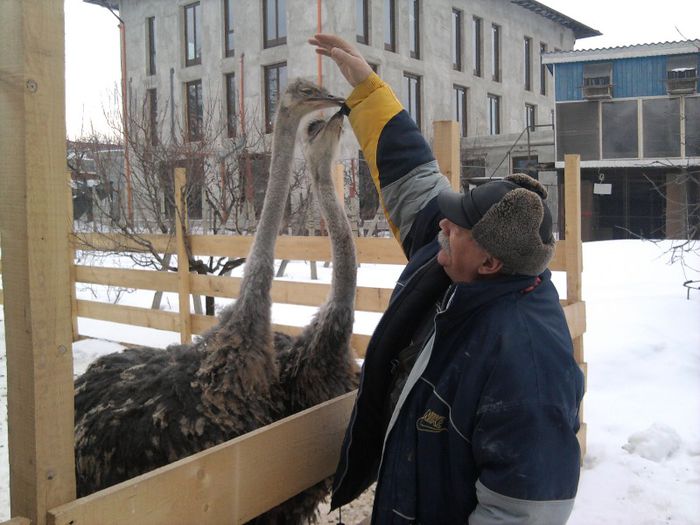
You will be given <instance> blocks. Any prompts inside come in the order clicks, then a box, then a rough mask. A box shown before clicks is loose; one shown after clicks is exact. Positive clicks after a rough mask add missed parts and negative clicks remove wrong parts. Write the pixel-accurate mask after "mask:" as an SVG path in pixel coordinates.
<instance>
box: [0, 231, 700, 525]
mask: <svg viewBox="0 0 700 525" xmlns="http://www.w3.org/2000/svg"><path fill="white" fill-rule="evenodd" d="M667 247H668V244H662V245H661V246H657V245H655V244H652V243H649V242H642V241H606V242H595V243H585V244H584V275H583V294H584V299H585V301H586V304H587V314H588V315H587V332H586V335H585V338H584V345H585V359H586V361H587V363H588V385H587V387H588V391H587V394H586V397H585V400H584V419H585V421H586V423H587V425H588V452H587V455H586V457H585V459H584V463H583V468H582V470H581V482H580V485H579V494H578V497H577V499H576V505H575V507H574V512H573V514H572V516H571V519H570V521H569V523H571V524H575V525H584V524H585V525H590V524H610V525H612V524H626V523H630V524H631V523H634V524H635V525H660V524H676V525H690V524H697V523H700V322H699V321H700V292H691V294H690V295H691V297H690V300H686V289H685V288H683V286H682V283H683V281H685V280H686V279H691V278H692V279H698V278H700V274H698V273H694V274H690V273H685V272H684V269H683V268H682V267H681V266H680V265H678V264H675V265H669V264H667V261H668V255H667V254H664V249H665V248H667ZM688 262H689V263H690V264H691V266H693V267H694V268H696V269H700V256H698V255H697V254H696V255H695V256H694V257H693V258H690V257H689V258H688ZM399 270H400V268H399V267H395V266H394V267H390V266H374V265H364V264H363V265H362V267H361V268H360V270H359V276H358V280H359V284H360V285H363V286H387V287H390V286H391V284H392V283H393V282H394V280H395V279H396V277H397V275H398V272H399ZM318 272H319V277H320V279H321V280H322V281H328V279H329V275H330V269H328V268H324V267H323V266H322V265H319V267H318ZM285 277H286V278H293V279H300V280H305V279H308V278H309V267H308V264H307V263H303V262H297V263H291V264H290V265H289V266H288V268H287V272H286V275H285ZM555 283H556V284H557V286H558V288H559V289H560V293H561V294H562V295H563V294H564V293H565V285H564V280H563V279H562V276H561V275H556V276H555ZM109 293H110V294H112V296H113V295H114V290H110V291H109ZM78 294H79V296H81V297H83V298H86V299H88V298H94V295H93V294H96V295H97V296H98V297H104V296H106V295H107V291H106V290H101V289H100V287H93V289H92V290H89V289H86V288H85V289H82V290H79V291H78ZM151 298H152V297H151V294H146V293H143V292H137V293H123V294H122V296H121V302H122V303H123V304H140V305H150V302H151ZM176 305H177V299H176V298H174V297H172V296H171V297H166V298H165V299H164V300H163V306H162V308H164V309H169V308H176ZM217 306H218V307H220V306H221V305H219V304H217ZM312 311H313V309H310V308H304V307H295V308H291V307H275V310H274V312H273V317H274V321H275V322H278V323H282V322H283V323H286V324H299V325H302V324H304V323H305V322H306V321H307V320H308V319H309V317H310V315H311V313H312ZM377 318H378V316H377V315H376V314H361V315H358V316H357V320H356V323H355V327H356V331H358V332H361V333H371V332H372V329H373V327H374V324H376V322H377ZM0 320H3V321H4V313H3V311H2V308H1V307H0ZM80 330H81V332H82V333H89V334H91V335H93V336H95V337H101V338H103V339H110V338H112V339H118V340H121V341H126V342H133V343H139V342H140V343H141V344H148V345H154V346H165V345H167V344H168V343H171V342H176V341H178V336H177V334H173V333H169V332H161V331H158V330H148V329H139V328H134V327H129V328H128V331H126V330H125V329H124V326H123V325H118V324H114V323H105V322H99V321H94V320H88V319H81V320H80ZM4 341H5V331H4V322H3V323H0V414H1V415H0V520H3V519H6V518H7V517H9V490H8V485H9V483H8V481H9V472H8V458H7V420H6V397H7V394H6V371H5V344H4ZM118 348H120V346H119V345H116V344H114V343H110V342H107V341H103V340H85V341H80V342H77V343H75V344H74V348H73V354H74V362H75V370H76V373H80V372H82V371H83V370H84V369H85V367H87V365H88V364H89V363H90V362H91V361H92V360H93V359H94V358H95V357H96V356H98V355H101V354H104V353H109V352H113V351H115V350H116V349H118Z"/></svg>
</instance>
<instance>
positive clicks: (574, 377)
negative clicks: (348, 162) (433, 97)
mask: <svg viewBox="0 0 700 525" xmlns="http://www.w3.org/2000/svg"><path fill="white" fill-rule="evenodd" d="M309 42H310V43H311V44H312V45H315V46H316V52H317V53H319V54H321V55H325V56H329V57H331V58H332V59H333V60H334V61H335V62H336V64H337V65H338V67H339V69H340V71H341V72H342V73H343V75H344V76H345V78H346V79H347V80H348V82H349V83H350V84H351V85H352V86H353V87H354V90H353V92H352V94H351V95H350V97H349V98H348V99H347V102H346V104H347V111H348V116H349V119H350V123H351V124H352V127H353V130H354V132H355V135H356V136H357V138H358V140H359V142H360V145H361V147H362V150H363V152H364V156H365V159H367V162H368V164H369V167H370V171H371V173H372V176H373V179H374V182H375V185H376V186H377V189H378V191H379V195H380V201H381V202H382V205H383V206H384V211H385V213H386V215H387V218H388V221H389V224H390V225H391V228H392V230H393V232H394V234H395V236H396V237H397V239H398V240H399V241H400V242H401V245H402V247H403V249H404V251H405V253H406V255H407V257H408V260H409V262H408V264H407V266H406V269H405V270H404V272H403V273H402V275H401V277H400V278H399V282H398V283H397V286H396V289H395V290H394V293H393V295H392V299H391V302H390V304H389V306H388V308H387V311H386V312H385V314H384V316H383V317H382V319H381V321H380V322H379V324H378V325H377V328H376V330H375V332H374V334H373V336H372V339H371V341H370V343H369V346H368V348H367V354H366V359H365V363H364V366H363V370H362V378H361V384H360V388H359V392H358V396H357V400H356V402H355V407H354V410H353V414H352V417H351V420H350V425H349V427H348V429H347V432H346V436H345V441H344V443H343V448H342V451H341V458H340V462H339V465H338V469H337V472H336V476H335V480H334V487H333V498H332V502H331V504H332V507H333V508H335V507H338V506H340V505H343V504H345V503H347V502H349V501H351V500H352V499H354V498H355V497H357V496H358V495H359V494H360V493H361V492H362V491H363V490H364V489H366V488H367V487H368V486H369V485H370V484H371V483H372V482H373V481H374V480H375V479H376V480H377V482H378V483H377V487H376V494H375V501H374V509H373V513H372V523H377V524H382V525H383V524H388V523H424V524H432V523H436V524H437V523H444V524H456V523H467V522H468V523H470V524H471V525H480V524H492V523H531V524H535V523H536V524H550V523H551V524H558V523H565V522H566V520H567V519H568V516H569V514H570V512H571V508H572V506H573V501H574V496H575V495H576V489H577V485H578V476H579V461H580V451H579V446H578V441H577V440H576V432H577V430H578V426H579V425H578V407H579V403H580V401H581V398H582V395H583V377H582V373H581V371H580V370H579V368H578V366H577V365H576V363H575V361H574V359H573V350H572V344H571V337H570V334H569V331H568V328H567V325H566V320H565V318H564V315H563V312H562V309H561V307H560V305H559V298H558V295H557V292H556V289H555V288H554V286H553V284H552V282H551V274H550V272H549V270H547V269H546V267H547V264H548V263H549V261H550V260H551V258H552V256H553V254H554V238H553V237H552V231H551V228H552V221H551V215H550V212H549V210H548V209H547V206H546V204H545V202H544V198H545V197H546V190H545V189H544V187H543V186H542V185H540V183H539V182H537V181H536V180H534V179H532V178H530V177H528V176H526V175H522V174H518V175H514V176H509V177H506V179H504V180H499V181H494V182H489V183H487V184H484V185H482V186H479V187H477V188H475V189H473V190H471V191H470V192H469V193H466V194H463V195H462V194H458V193H455V192H453V191H451V190H450V188H449V184H448V182H447V179H446V178H445V177H444V176H443V175H441V174H440V173H439V171H438V167H437V163H436V162H435V159H434V158H433V155H432V153H431V151H430V148H429V147H428V145H427V143H426V142H425V139H424V138H423V137H422V136H421V134H420V131H419V130H418V128H417V127H416V125H415V124H414V123H413V121H412V119H411V118H410V117H409V115H408V114H407V113H406V111H404V110H403V108H402V107H401V104H400V103H399V101H398V100H397V98H396V97H395V95H394V94H393V92H392V91H391V89H390V88H389V86H388V85H386V84H385V83H384V82H382V80H381V79H380V78H379V77H378V76H377V75H376V74H374V73H373V72H372V70H371V68H370V66H369V65H368V64H367V62H366V61H365V60H364V59H363V58H362V56H361V55H360V54H359V52H358V51H357V49H355V47H354V46H352V45H350V44H349V43H348V42H346V41H344V40H343V39H341V38H339V37H336V36H333V35H325V34H319V35H316V36H315V37H314V38H312V39H310V41H309ZM438 233H439V235H437V236H436V234H438ZM436 237H437V238H436Z"/></svg>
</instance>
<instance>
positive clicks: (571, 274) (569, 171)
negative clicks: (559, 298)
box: [564, 155, 583, 303]
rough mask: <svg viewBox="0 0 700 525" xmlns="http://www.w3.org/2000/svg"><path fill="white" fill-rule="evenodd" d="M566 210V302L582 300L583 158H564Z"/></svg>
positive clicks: (575, 156) (566, 156) (568, 156)
mask: <svg viewBox="0 0 700 525" xmlns="http://www.w3.org/2000/svg"><path fill="white" fill-rule="evenodd" d="M564 191H565V193H564V210H565V213H566V219H565V223H566V224H565V230H564V235H565V239H566V300H567V301H568V302H569V303H575V302H577V301H580V300H581V272H582V271H583V250H582V246H581V157H580V156H579V155H565V156H564Z"/></svg>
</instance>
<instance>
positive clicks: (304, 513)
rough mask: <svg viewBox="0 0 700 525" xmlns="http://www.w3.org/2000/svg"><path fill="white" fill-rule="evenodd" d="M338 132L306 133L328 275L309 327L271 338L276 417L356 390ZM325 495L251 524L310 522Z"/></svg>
mask: <svg viewBox="0 0 700 525" xmlns="http://www.w3.org/2000/svg"><path fill="white" fill-rule="evenodd" d="M342 126H343V115H342V113H340V112H339V113H336V114H335V115H334V116H333V117H331V118H330V119H329V120H328V121H327V122H324V121H318V120H317V121H314V122H312V123H311V124H310V125H309V127H308V130H307V133H308V137H307V144H306V148H305V150H306V151H305V154H306V158H307V161H308V163H309V165H310V166H309V171H310V174H311V181H312V189H313V190H314V193H315V194H316V198H317V201H318V203H319V205H320V208H321V213H322V215H323V218H324V219H325V221H326V224H327V226H328V232H329V235H330V238H331V252H332V260H333V274H332V281H331V288H330V292H329V295H328V298H327V299H326V301H325V302H324V304H323V305H322V306H321V307H320V309H319V310H318V312H317V313H316V315H315V316H314V318H313V319H312V320H311V323H310V324H309V325H307V326H306V327H305V328H304V330H303V331H302V333H301V334H300V335H298V336H296V337H289V336H285V335H283V334H276V339H275V346H276V348H277V353H278V361H279V368H280V371H279V376H280V381H279V384H278V388H279V389H280V394H279V396H276V397H279V398H280V399H281V400H282V401H283V403H284V406H283V411H284V412H283V413H282V414H281V417H283V416H288V415H291V414H294V413H296V412H299V411H301V410H304V409H306V408H309V407H312V406H314V405H317V404H319V403H322V402H324V401H328V400H330V399H333V398H334V397H337V396H340V395H342V394H345V393H347V392H349V391H351V390H353V389H355V388H357V385H358V366H357V363H356V361H355V354H354V352H353V350H352V349H351V347H350V337H351V336H352V329H353V320H354V311H355V290H356V284H357V260H356V256H355V243H354V241H353V237H352V230H351V228H350V224H349V222H348V219H347V216H346V215H345V210H344V208H343V205H342V204H341V203H340V202H339V201H338V198H337V196H336V193H335V191H334V187H333V180H332V177H331V174H332V169H333V166H334V163H335V159H336V158H337V152H338V142H339V139H340V134H341V131H342ZM329 490H330V479H326V480H323V481H321V482H319V483H317V484H316V485H314V486H312V487H310V488H309V489H307V490H305V491H304V492H301V493H299V494H297V495H296V496H294V497H293V498H291V499H289V500H287V501H286V502H284V503H282V504H280V505H279V506H277V507H275V508H274V509H272V510H270V511H269V512H268V513H266V514H265V515H264V516H263V517H261V518H262V519H261V520H260V521H257V522H256V523H261V524H262V523H265V524H282V523H284V524H302V523H307V522H308V521H309V520H311V521H314V520H315V517H316V508H317V507H318V504H319V502H320V501H321V500H323V499H324V498H325V497H326V496H327V495H328V492H329Z"/></svg>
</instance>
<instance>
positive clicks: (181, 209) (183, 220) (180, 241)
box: [175, 168, 192, 343]
mask: <svg viewBox="0 0 700 525" xmlns="http://www.w3.org/2000/svg"><path fill="white" fill-rule="evenodd" d="M186 180H187V177H186V173H185V168H175V206H176V210H177V211H176V213H175V234H176V240H177V282H178V286H177V288H178V299H179V305H180V307H179V310H180V341H181V342H182V343H189V342H190V341H192V316H191V315H190V290H191V285H190V264H189V257H188V256H187V248H186V247H185V235H187V231H186V230H185V228H186V227H187V204H186V203H185V181H186Z"/></svg>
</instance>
